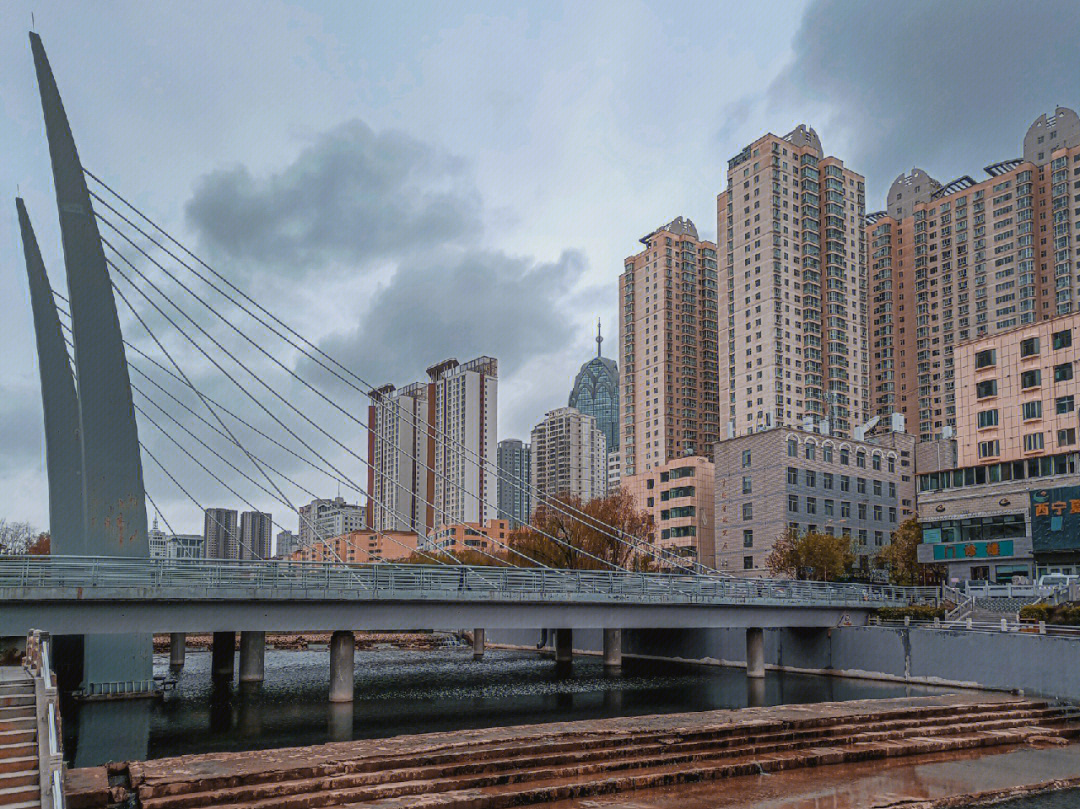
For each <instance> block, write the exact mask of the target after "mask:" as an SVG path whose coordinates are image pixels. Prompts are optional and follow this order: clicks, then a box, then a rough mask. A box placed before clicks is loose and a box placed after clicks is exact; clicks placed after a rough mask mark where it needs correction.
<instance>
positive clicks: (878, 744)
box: [68, 693, 1076, 809]
mask: <svg viewBox="0 0 1080 809" xmlns="http://www.w3.org/2000/svg"><path fill="white" fill-rule="evenodd" d="M1075 732H1076V730H1075V729H1074V728H1073V727H1072V726H1071V725H1070V724H1069V723H1068V721H1067V716H1066V714H1065V713H1064V711H1063V710H1062V709H1060V708H1057V707H1053V706H1050V705H1048V704H1047V703H1045V702H1038V701H1032V700H1024V699H1018V698H1014V697H1006V696H1003V695H987V694H973V693H972V694H952V695H945V696H940V697H918V698H909V699H891V700H863V701H855V702H845V703H824V704H817V705H799V706H780V707H772V708H748V709H744V710H741V711H706V712H701V713H688V714H666V715H657V716H639V717H621V718H617V719H604V720H598V721H588V722H559V723H551V724H545V725H526V726H518V727H508V728H492V729H487V730H466V731H457V732H452V733H432V734H423V735H417V736H399V737H396V738H391V739H378V740H365V741H353V742H341V743H334V744H326V745H318V746H314V747H304V748H289V749H282V750H269V751H263V752H260V753H258V754H252V753H250V752H248V753H214V754H205V755H194V756H183V757H179V758H171V759H158V760H154V761H147V762H131V763H127V764H122V765H110V766H109V767H108V768H105V767H99V768H92V769H89V770H72V771H71V772H70V773H69V777H68V789H69V794H68V798H69V806H70V808H71V809H96V808H97V807H105V806H108V805H110V804H112V805H116V804H120V803H123V802H127V801H131V800H132V799H134V802H135V803H136V804H137V805H138V806H141V807H143V808H144V809H194V808H195V807H226V806H228V807H234V806H235V807H239V806H252V805H257V806H259V807H262V809H315V807H332V806H341V805H357V806H363V805H371V806H378V807H380V809H399V807H400V809H405V808H406V807H409V809H414V808H417V807H423V808H424V809H434V807H446V808H449V807H454V808H455V809H465V807H468V809H502V808H503V807H511V806H522V805H528V804H543V803H548V802H552V801H558V800H567V799H571V798H585V797H588V796H594V795H595V796H598V795H605V794H613V793H618V792H626V791H630V790H635V789H642V788H650V787H660V786H670V785H674V784H682V783H693V782H701V781H710V780H719V779H727V778H736V779H737V778H739V777H741V776H747V775H758V774H760V773H763V772H779V771H782V770H791V769H796V768H800V767H810V766H820V765H825V764H840V763H844V762H855V761H868V760H880V759H886V758H895V757H899V756H912V755H921V754H927V753H941V752H949V751H965V750H966V751H970V750H974V749H976V748H992V747H1000V746H1003V745H1016V744H1020V743H1024V742H1033V741H1039V740H1041V741H1046V742H1052V741H1054V740H1062V739H1064V738H1067V737H1071V736H1072V735H1073V734H1074V733H1075ZM110 784H111V786H110Z"/></svg>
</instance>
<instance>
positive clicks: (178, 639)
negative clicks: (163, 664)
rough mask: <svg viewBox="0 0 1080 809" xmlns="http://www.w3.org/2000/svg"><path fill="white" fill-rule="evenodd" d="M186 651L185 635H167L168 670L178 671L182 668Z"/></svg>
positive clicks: (179, 633) (177, 633) (174, 633)
mask: <svg viewBox="0 0 1080 809" xmlns="http://www.w3.org/2000/svg"><path fill="white" fill-rule="evenodd" d="M186 651H187V635H185V634H184V633H183V632H173V633H172V634H170V635H169V669H170V670H171V671H180V669H182V668H183V667H184V655H185V653H186Z"/></svg>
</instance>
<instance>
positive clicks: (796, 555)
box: [765, 528, 855, 581]
mask: <svg viewBox="0 0 1080 809" xmlns="http://www.w3.org/2000/svg"><path fill="white" fill-rule="evenodd" d="M854 562H855V554H854V553H853V552H852V550H851V540H850V539H849V538H847V537H838V536H833V535H832V534H823V533H820V532H818V531H809V532H807V533H805V534H802V535H800V534H799V533H798V532H797V531H795V530H794V529H792V528H788V529H787V530H786V531H784V533H782V534H781V535H780V536H779V537H777V539H776V543H775V544H774V545H773V549H772V552H771V553H770V554H769V555H768V557H766V559H765V566H766V567H767V568H768V569H769V572H770V573H772V574H773V575H774V576H787V577H788V578H792V579H809V580H812V581H829V580H830V579H833V580H835V579H837V578H838V577H841V576H844V575H846V574H847V573H848V572H850V570H851V566H852V564H854Z"/></svg>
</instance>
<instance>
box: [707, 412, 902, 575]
mask: <svg viewBox="0 0 1080 809" xmlns="http://www.w3.org/2000/svg"><path fill="white" fill-rule="evenodd" d="M715 457H716V490H715V494H716V559H717V566H718V567H719V569H721V570H725V571H728V572H730V573H734V574H737V575H746V576H767V575H769V572H768V569H767V567H766V565H765V560H766V559H767V558H768V556H769V554H770V553H771V552H772V549H773V546H774V545H775V544H776V540H777V539H778V538H779V537H781V536H782V535H783V534H784V533H785V532H786V531H787V530H788V529H795V530H797V531H799V532H800V533H807V532H810V531H818V532H823V533H831V534H833V535H834V536H845V537H850V538H851V543H852V550H853V551H854V553H855V557H856V563H855V564H856V569H857V570H860V571H862V572H864V573H869V571H870V570H871V569H872V567H873V560H874V557H875V556H876V555H877V554H878V553H880V551H881V550H882V548H884V547H885V545H886V544H887V543H888V542H890V541H891V538H892V532H893V531H895V530H896V528H897V527H898V526H899V525H900V523H902V522H904V520H906V519H908V518H910V517H913V516H915V437H914V436H911V435H908V434H907V433H904V432H899V431H893V432H886V433H882V434H880V435H876V436H873V437H872V438H870V439H867V440H862V441H860V440H855V439H853V438H838V437H835V436H831V435H827V434H822V433H820V432H810V431H805V430H796V429H793V428H780V429H773V430H765V431H762V432H758V433H751V434H750V435H744V436H739V437H737V438H732V439H729V440H727V441H721V442H720V443H718V444H717V445H716V451H715Z"/></svg>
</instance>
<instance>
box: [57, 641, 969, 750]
mask: <svg viewBox="0 0 1080 809" xmlns="http://www.w3.org/2000/svg"><path fill="white" fill-rule="evenodd" d="M625 663H626V665H625V666H624V668H623V670H622V672H621V673H619V674H616V675H610V674H606V673H605V672H604V669H603V665H602V663H601V661H600V659H599V658H597V657H577V658H575V659H574V662H573V664H572V666H571V667H570V668H569V670H568V671H567V670H562V669H560V668H557V667H556V665H555V663H554V662H553V661H551V660H550V659H544V658H541V657H540V656H538V655H537V654H535V653H531V652H519V651H505V650H498V649H489V650H488V651H487V653H486V655H485V657H484V659H483V660H481V661H474V660H473V659H472V653H471V651H470V650H468V649H464V648H458V649H444V650H437V651H406V650H399V649H378V650H371V651H357V652H356V678H355V693H356V699H355V702H353V704H351V705H348V704H346V705H332V704H330V703H329V702H327V699H326V695H327V689H328V682H329V655H328V653H327V652H326V651H325V650H314V649H313V650H306V651H285V650H274V649H269V648H268V649H267V650H266V665H265V669H266V676H265V681H264V682H263V683H262V684H261V685H256V686H254V687H245V686H240V685H238V684H235V683H234V684H230V685H225V686H221V685H214V684H213V683H212V682H211V678H210V653H209V652H200V651H193V650H192V651H189V652H188V654H187V663H186V666H185V668H184V670H183V671H182V672H181V673H180V674H179V675H178V677H177V683H176V687H175V689H174V690H172V691H170V692H168V693H167V694H166V695H165V697H164V699H161V700H125V701H120V702H98V703H86V704H82V705H73V704H71V703H70V702H68V703H65V704H64V705H63V710H62V713H63V716H64V719H65V724H64V746H65V755H66V756H67V758H68V761H69V764H71V765H72V766H77V767H87V766H93V765H97V764H103V763H105V762H107V761H110V760H113V761H119V760H139V759H146V758H162V757H166V756H175V755H182V754H186V753H208V752H213V751H220V750H258V749H265V748H273V747H288V746H294V745H310V744H320V743H323V742H328V741H344V740H348V739H364V738H375V737H381V736H396V735H400V734H408V733H424V732H429V731H445V730H454V729H458V728H479V727H493V726H503V725H517V724H530V723H536V722H556V721H561V720H568V719H589V718H601V717H611V716H631V715H639V714H651V713H672V712H678V711H703V710H710V709H717V708H739V707H745V706H747V705H751V704H753V705H781V704H785V703H808V702H832V701H843V700H852V699H874V698H886V697H898V696H919V695H925V694H934V693H942V692H944V691H947V690H950V689H936V688H932V687H928V686H912V685H905V684H901V683H888V682H876V681H871V680H850V679H842V678H837V677H819V676H813V675H802V674H783V673H774V672H769V673H768V675H767V676H766V678H765V680H764V682H761V681H758V682H756V683H749V684H748V681H747V679H746V676H745V673H744V672H743V671H742V670H741V669H730V668H716V667H704V666H679V665H676V664H663V663H658V662H653V661H648V662H646V661H633V660H627V661H625ZM154 670H155V674H157V675H164V674H166V673H167V672H168V656H167V655H155V657H154Z"/></svg>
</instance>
